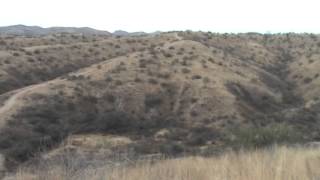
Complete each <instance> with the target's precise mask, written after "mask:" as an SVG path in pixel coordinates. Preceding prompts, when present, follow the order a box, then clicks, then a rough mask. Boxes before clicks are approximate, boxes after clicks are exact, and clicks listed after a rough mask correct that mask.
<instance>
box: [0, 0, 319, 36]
mask: <svg viewBox="0 0 320 180" xmlns="http://www.w3.org/2000/svg"><path fill="white" fill-rule="evenodd" d="M319 5H320V2H319V0H290V1H289V0H219V1H218V0H1V6H0V7H1V9H0V26H7V25H13V24H25V25H39V26H43V27H51V26H75V27H83V26H88V27H93V28H97V29H103V30H108V31H115V30H119V29H122V30H126V31H130V32H133V31H146V32H153V31H157V30H160V31H169V30H195V31H197V30H202V31H213V32H262V33H265V32H273V33H275V32H314V33H320V23H319V20H320V10H319V7H320V6H319Z"/></svg>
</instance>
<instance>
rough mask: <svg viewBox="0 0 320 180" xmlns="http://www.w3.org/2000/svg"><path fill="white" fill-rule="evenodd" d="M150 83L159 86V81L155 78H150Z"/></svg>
mask: <svg viewBox="0 0 320 180" xmlns="http://www.w3.org/2000/svg"><path fill="white" fill-rule="evenodd" d="M148 82H149V83H150V84H158V81H157V80H156V79H154V78H150V79H149V80H148Z"/></svg>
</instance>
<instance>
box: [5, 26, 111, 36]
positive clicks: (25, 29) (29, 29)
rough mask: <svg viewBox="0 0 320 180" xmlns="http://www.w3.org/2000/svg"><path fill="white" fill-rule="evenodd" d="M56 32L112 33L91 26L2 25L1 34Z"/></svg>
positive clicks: (28, 34)
mask: <svg viewBox="0 0 320 180" xmlns="http://www.w3.org/2000/svg"><path fill="white" fill-rule="evenodd" d="M55 33H80V34H87V35H93V34H95V35H111V33H110V32H108V31H101V30H96V29H93V28H89V27H80V28H77V27H50V28H42V27H40V26H25V25H13V26H5V27H0V34H5V35H20V36H41V35H48V34H55Z"/></svg>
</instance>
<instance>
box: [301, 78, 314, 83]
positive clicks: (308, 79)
mask: <svg viewBox="0 0 320 180" xmlns="http://www.w3.org/2000/svg"><path fill="white" fill-rule="evenodd" d="M303 82H304V83H305V84H309V83H311V82H312V78H309V77H306V78H304V79H303Z"/></svg>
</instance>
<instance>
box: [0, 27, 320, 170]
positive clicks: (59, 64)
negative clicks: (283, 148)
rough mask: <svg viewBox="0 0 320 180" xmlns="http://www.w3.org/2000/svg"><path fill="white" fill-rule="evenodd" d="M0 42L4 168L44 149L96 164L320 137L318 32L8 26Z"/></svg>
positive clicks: (48, 154)
mask: <svg viewBox="0 0 320 180" xmlns="http://www.w3.org/2000/svg"><path fill="white" fill-rule="evenodd" d="M62 41H63V42H62ZM0 49H1V51H0V93H1V95H0V105H1V106H0V128H1V130H0V153H1V154H2V155H3V156H4V157H5V162H4V166H6V167H7V168H8V169H14V168H13V167H16V166H17V165H19V164H21V163H23V162H28V161H30V160H32V159H33V157H35V156H36V155H38V154H39V153H40V154H41V156H43V158H47V159H54V158H56V157H59V156H61V155H62V154H64V153H65V152H70V151H71V152H73V153H75V154H81V155H83V156H85V157H86V158H88V159H87V161H86V162H87V163H90V162H91V161H92V160H94V159H103V158H106V157H110V156H112V155H113V153H114V152H118V151H121V152H127V151H130V152H131V153H134V154H137V155H146V154H165V155H170V156H179V155H182V154H200V155H210V154H215V153H219V152H221V151H223V150H224V149H226V148H230V147H232V148H239V147H244V146H245V147H249V146H254V147H260V146H266V145H270V144H273V143H289V144H290V143H291V144H292V143H300V142H308V141H318V140H319V139H320V133H319V132H320V131H319V130H320V129H319V128H320V126H319V125H320V121H319V120H320V114H319V112H320V99H319V98H318V97H319V95H320V89H319V88H320V77H319V70H320V61H319V59H318V57H319V52H320V38H319V36H316V35H312V34H275V35H267V34H265V35H263V34H256V33H247V34H214V33H205V32H189V31H187V32H167V33H160V34H156V35H154V34H151V35H144V36H121V37H113V36H109V35H81V36H77V35H76V34H72V33H71V34H68V35H64V36H63V37H61V35H57V34H50V35H44V36H41V37H24V36H23V37H22V36H15V37H9V36H7V35H2V36H1V39H0ZM252 137H253V138H252ZM115 142H116V143H115ZM106 144H107V145H106ZM66 150H68V151H66ZM89 157H90V158H89ZM92 157H95V158H92ZM89 159H90V160H89Z"/></svg>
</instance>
